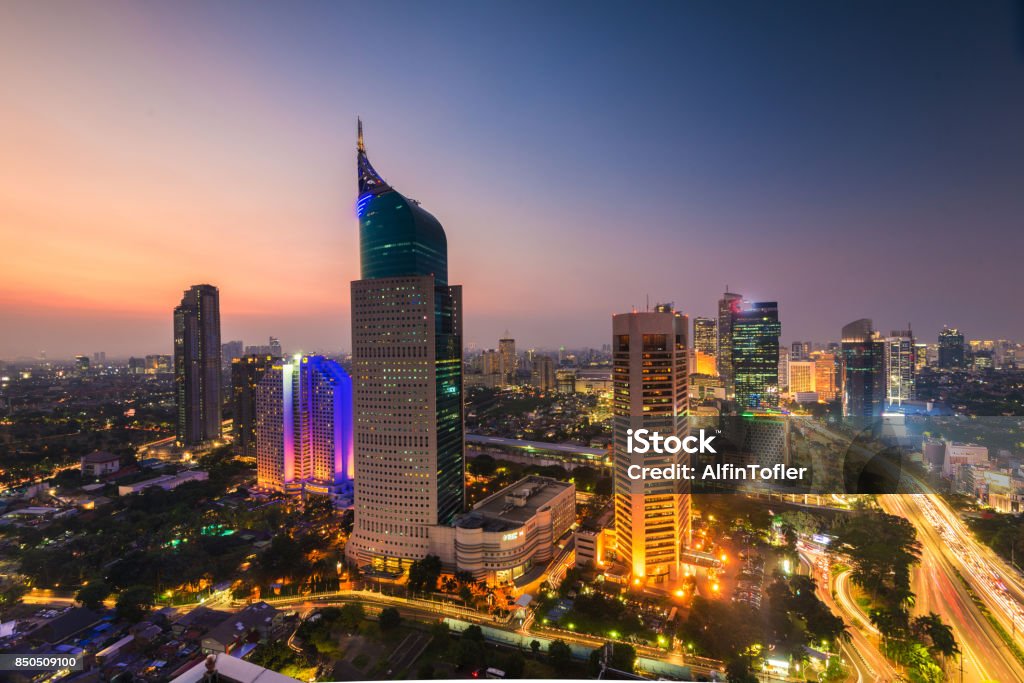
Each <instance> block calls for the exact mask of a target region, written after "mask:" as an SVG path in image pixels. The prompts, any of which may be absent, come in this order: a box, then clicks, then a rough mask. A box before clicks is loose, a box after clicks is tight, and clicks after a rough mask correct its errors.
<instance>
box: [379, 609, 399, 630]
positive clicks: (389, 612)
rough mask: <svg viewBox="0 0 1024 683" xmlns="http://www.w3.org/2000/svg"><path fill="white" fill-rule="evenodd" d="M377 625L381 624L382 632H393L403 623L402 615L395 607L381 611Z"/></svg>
mask: <svg viewBox="0 0 1024 683" xmlns="http://www.w3.org/2000/svg"><path fill="white" fill-rule="evenodd" d="M377 623H378V624H380V628H381V630H382V631H391V630H394V629H396V628H398V626H399V625H400V624H401V623H402V615H401V614H399V613H398V610H397V609H395V608H394V607H385V608H384V609H382V610H381V612H380V617H378V619H377Z"/></svg>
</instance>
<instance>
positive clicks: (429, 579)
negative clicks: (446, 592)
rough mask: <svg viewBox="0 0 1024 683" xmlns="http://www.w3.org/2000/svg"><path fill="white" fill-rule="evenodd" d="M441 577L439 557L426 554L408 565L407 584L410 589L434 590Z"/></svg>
mask: <svg viewBox="0 0 1024 683" xmlns="http://www.w3.org/2000/svg"><path fill="white" fill-rule="evenodd" d="M440 577H441V558H440V557H438V556H437V555H427V556H426V557H424V558H423V559H422V560H415V561H413V563H412V564H411V565H409V581H408V586H409V590H411V591H435V590H437V580H438V579H439V578H440Z"/></svg>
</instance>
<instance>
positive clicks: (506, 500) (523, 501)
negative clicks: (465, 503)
mask: <svg viewBox="0 0 1024 683" xmlns="http://www.w3.org/2000/svg"><path fill="white" fill-rule="evenodd" d="M571 487H572V484H569V483H566V482H563V481H557V480H555V479H548V478H547V477H537V476H529V477H524V478H523V479H520V480H519V481H517V482H516V483H514V484H512V485H511V486H509V487H507V488H504V489H502V490H501V491H498V492H497V493H495V494H492V495H491V496H489V497H487V498H485V499H483V500H482V501H480V502H479V503H477V504H476V505H474V506H473V510H472V511H471V512H470V513H469V514H467V515H463V516H462V517H461V518H459V520H458V521H456V526H460V527H462V528H469V529H476V528H479V527H483V528H484V530H485V531H506V530H511V529H515V528H517V527H519V526H522V525H523V524H525V523H526V521H527V520H529V519H530V518H531V517H533V516H534V515H535V514H537V511H538V510H540V509H541V508H543V507H545V506H546V505H548V504H550V503H551V501H552V500H554V498H555V497H556V496H558V495H559V494H560V493H562V492H564V491H565V490H567V489H569V488H571Z"/></svg>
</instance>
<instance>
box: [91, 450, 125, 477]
mask: <svg viewBox="0 0 1024 683" xmlns="http://www.w3.org/2000/svg"><path fill="white" fill-rule="evenodd" d="M81 468H82V476H83V477H104V476H106V475H108V474H112V473H114V472H117V471H118V470H119V469H121V458H120V457H119V456H117V455H114V454H113V453H107V452H106V451H93V452H92V453H90V454H88V455H83V456H82V464H81Z"/></svg>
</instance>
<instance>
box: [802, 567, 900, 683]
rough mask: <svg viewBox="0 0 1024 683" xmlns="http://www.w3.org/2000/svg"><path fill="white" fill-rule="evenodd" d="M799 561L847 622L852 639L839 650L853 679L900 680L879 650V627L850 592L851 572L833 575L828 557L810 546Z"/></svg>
mask: <svg viewBox="0 0 1024 683" xmlns="http://www.w3.org/2000/svg"><path fill="white" fill-rule="evenodd" d="M800 562H801V564H802V565H803V566H804V567H805V568H806V569H807V571H808V573H809V574H810V575H811V576H812V577H813V578H814V579H815V583H816V584H817V592H818V597H819V598H820V599H821V601H822V602H824V603H825V606H826V607H828V608H829V610H831V611H832V613H833V614H836V615H838V616H840V617H842V619H843V621H844V622H846V626H847V631H848V632H849V634H850V640H849V641H846V642H843V643H841V644H840V649H841V650H842V653H843V660H844V662H845V663H846V665H847V667H848V668H851V667H852V671H851V680H855V681H857V683H883V682H888V681H896V680H900V677H899V676H898V675H897V673H896V671H895V670H894V669H893V667H892V665H891V664H890V663H889V660H887V659H886V658H885V656H884V655H882V653H881V652H879V650H878V631H877V629H875V627H874V626H872V625H871V622H870V621H869V620H868V619H867V618H866V617H865V615H864V614H863V612H861V611H860V609H859V607H857V605H856V602H855V601H854V600H853V599H852V598H851V597H850V595H849V583H848V578H849V572H842V573H840V574H838V575H837V576H835V577H833V576H832V575H831V572H830V571H829V570H828V564H827V561H826V560H825V558H824V557H823V556H822V555H820V554H817V553H814V552H812V551H811V550H810V549H809V548H801V549H800ZM833 596H835V597H833Z"/></svg>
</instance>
